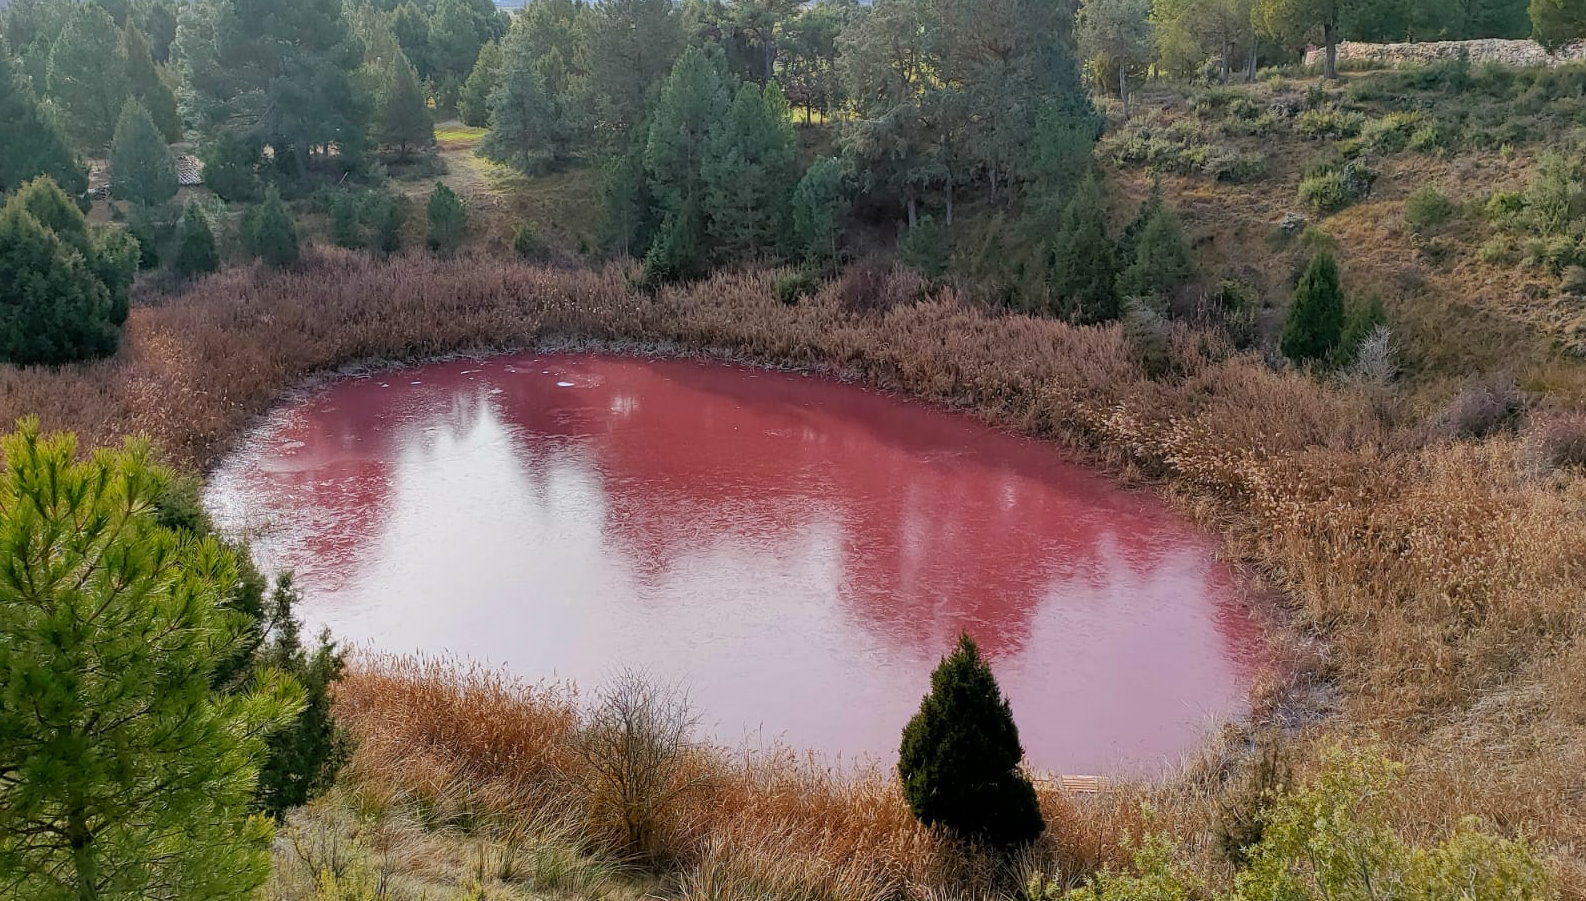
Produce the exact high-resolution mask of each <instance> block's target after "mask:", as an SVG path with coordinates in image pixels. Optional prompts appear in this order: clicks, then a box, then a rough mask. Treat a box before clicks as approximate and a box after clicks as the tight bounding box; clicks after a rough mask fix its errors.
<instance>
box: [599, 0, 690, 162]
mask: <svg viewBox="0 0 1586 901" xmlns="http://www.w3.org/2000/svg"><path fill="white" fill-rule="evenodd" d="M581 21H582V26H583V27H582V30H583V32H584V38H583V39H582V40H581V42H580V43H581V44H582V45H583V46H584V47H585V48H586V49H587V54H588V60H589V73H588V74H589V86H590V93H591V94H592V95H593V99H594V104H593V105H594V106H595V107H596V109H595V111H594V114H595V119H596V122H595V128H596V132H597V134H598V135H599V137H600V138H601V139H602V140H603V142H604V143H605V144H606V146H608V147H610V148H611V149H612V150H613V151H615V152H622V151H626V150H627V149H629V144H630V142H635V141H636V142H637V143H638V144H640V145H641V146H642V145H643V144H644V142H645V140H646V135H645V133H644V130H643V129H642V127H641V126H642V124H643V122H644V120H645V116H646V114H647V112H648V110H649V109H650V107H651V104H652V102H653V101H654V99H655V92H656V88H657V86H658V85H660V84H661V83H662V82H664V81H665V80H666V78H667V73H668V72H670V71H672V68H673V63H674V61H675V60H676V59H677V55H678V52H679V51H680V50H681V49H682V48H683V30H682V23H681V21H680V20H679V17H678V14H677V11H676V5H675V4H674V3H673V2H672V0H602V2H600V3H595V4H592V5H591V6H590V9H589V14H588V15H586V16H584V17H583V19H582V20H581Z"/></svg>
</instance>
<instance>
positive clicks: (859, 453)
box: [209, 355, 1260, 773]
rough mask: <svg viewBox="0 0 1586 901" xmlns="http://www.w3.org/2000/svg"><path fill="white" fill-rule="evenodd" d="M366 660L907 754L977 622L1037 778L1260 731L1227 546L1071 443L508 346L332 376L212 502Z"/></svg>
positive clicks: (837, 747)
mask: <svg viewBox="0 0 1586 901" xmlns="http://www.w3.org/2000/svg"><path fill="white" fill-rule="evenodd" d="M209 503H210V507H211V509H212V510H213V511H214V512H215V514H216V516H217V519H218V520H219V522H220V523H221V525H222V526H223V527H224V528H228V529H233V530H241V531H246V532H248V533H251V534H254V535H255V536H256V537H255V553H256V554H257V556H258V557H259V559H260V562H261V564H262V565H263V566H264V567H265V568H266V569H267V570H270V571H273V570H278V569H281V568H290V569H292V570H294V571H295V572H296V574H297V580H298V584H299V586H300V587H301V588H302V589H303V592H304V602H303V605H302V613H303V615H304V617H305V618H306V619H307V620H308V622H309V624H310V625H311V626H313V627H318V626H321V625H324V626H329V627H330V628H331V629H332V630H333V631H334V632H335V633H336V635H337V636H338V637H339V638H340V639H342V640H344V641H348V642H352V643H357V644H360V645H364V646H372V647H377V648H380V649H383V650H391V651H402V652H406V651H424V652H429V653H450V654H455V655H461V656H466V657H470V658H475V659H479V660H484V661H488V662H491V663H494V664H501V665H505V666H507V667H508V668H510V669H511V670H513V671H514V672H516V673H518V674H521V675H523V676H527V677H531V678H540V677H556V678H568V679H573V680H575V681H577V682H578V683H579V684H581V685H584V686H594V685H596V684H598V683H600V682H601V681H603V680H604V679H606V678H608V677H609V676H610V675H611V674H612V673H613V672H614V670H615V669H616V668H617V667H619V666H624V665H630V666H639V667H644V668H647V669H649V670H651V671H653V672H655V673H656V674H658V675H659V676H661V677H663V678H666V679H675V680H678V681H681V682H683V683H685V684H686V685H687V686H688V688H689V691H690V694H691V696H692V698H693V700H694V702H695V704H696V706H697V707H698V708H699V710H700V712H701V714H702V724H703V728H704V729H705V730H706V731H708V732H709V733H710V734H712V735H713V736H715V737H716V738H717V739H719V740H722V741H725V742H728V743H733V744H737V743H745V742H746V743H749V744H751V745H762V744H765V743H769V742H772V741H778V740H780V741H785V742H786V743H789V744H792V745H795V746H798V747H809V748H813V749H816V750H818V751H821V752H823V753H825V754H827V755H830V756H831V757H833V758H834V759H835V758H838V757H842V758H849V759H852V758H855V757H863V756H870V757H873V758H875V759H877V760H880V761H882V762H883V763H889V762H890V761H891V760H892V759H894V756H895V754H896V747H897V740H898V735H899V732H900V730H901V728H902V726H903V724H904V723H905V722H906V721H907V720H908V718H909V716H910V715H911V714H912V713H913V711H914V710H915V708H916V707H917V706H918V704H919V700H920V696H921V695H922V693H923V692H924V691H925V690H926V688H927V687H928V684H929V674H930V670H931V668H932V667H933V666H934V665H935V663H936V661H937V660H938V659H939V658H940V656H941V655H942V654H943V653H944V652H946V651H947V650H948V649H949V648H950V647H951V646H952V644H953V642H954V641H955V639H956V637H957V635H958V633H959V632H960V631H967V632H969V633H970V634H971V635H972V636H974V638H975V639H976V640H977V641H978V642H979V643H980V645H981V647H982V649H983V650H984V651H985V652H986V654H987V655H988V657H989V658H990V660H991V662H992V665H993V667H994V668H995V670H996V672H997V676H998V678H999V679H1000V680H1001V682H1002V685H1003V687H1004V689H1005V690H1006V692H1007V693H1008V695H1009V697H1010V699H1011V701H1012V704H1013V709H1014V713H1015V717H1016V718H1017V720H1018V722H1019V727H1020V731H1021V734H1022V736H1023V740H1024V744H1025V748H1026V751H1027V753H1028V755H1029V759H1030V762H1031V763H1032V764H1033V765H1034V766H1036V767H1038V768H1041V769H1046V770H1053V771H1058V772H1065V773H1115V772H1121V771H1142V770H1149V769H1151V768H1154V767H1157V766H1160V765H1161V764H1162V763H1163V762H1164V761H1172V760H1175V759H1177V758H1178V757H1179V756H1180V755H1181V754H1183V753H1184V752H1186V751H1188V750H1190V749H1191V748H1192V747H1193V746H1194V745H1195V744H1196V743H1197V742H1198V741H1199V740H1200V739H1201V738H1202V736H1203V735H1204V734H1205V732H1206V730H1207V729H1209V728H1211V727H1212V726H1214V725H1215V724H1216V723H1217V722H1219V721H1222V720H1226V719H1227V718H1229V717H1237V716H1239V715H1241V714H1242V713H1244V711H1245V705H1246V700H1245V699H1246V694H1247V691H1248V687H1249V684H1250V681H1251V679H1252V676H1253V670H1254V669H1255V668H1256V662H1257V661H1258V660H1259V658H1260V641H1259V636H1258V633H1257V629H1256V627H1255V626H1254V624H1253V623H1252V621H1251V620H1250V618H1249V617H1248V615H1247V614H1246V613H1245V612H1244V608H1243V606H1242V605H1241V603H1240V602H1239V595H1238V589H1237V585H1236V582H1235V579H1234V577H1233V574H1232V573H1231V572H1230V571H1229V569H1228V568H1227V567H1226V566H1224V565H1223V564H1221V563H1220V562H1218V560H1217V559H1216V556H1215V551H1216V544H1215V542H1214V541H1213V540H1212V539H1211V538H1210V537H1209V536H1207V535H1206V534H1204V533H1203V532H1201V531H1199V530H1197V529H1195V528H1193V527H1192V526H1190V525H1189V524H1187V523H1186V522H1184V521H1183V520H1181V519H1180V518H1178V517H1176V516H1174V515H1172V514H1171V513H1170V512H1169V511H1168V510H1166V509H1165V508H1164V507H1163V505H1162V504H1161V503H1160V502H1159V501H1158V500H1156V499H1154V498H1152V497H1151V496H1149V495H1146V494H1141V493H1135V492H1127V491H1123V490H1120V489H1118V488H1116V487H1114V486H1112V485H1111V484H1109V483H1108V482H1107V481H1106V480H1105V479H1103V478H1101V477H1099V476H1097V475H1095V474H1093V473H1091V472H1089V471H1087V470H1085V469H1083V468H1081V467H1079V466H1076V465H1074V464H1073V463H1071V462H1069V461H1067V460H1066V459H1065V458H1064V456H1063V455H1062V454H1061V453H1060V452H1059V451H1058V450H1057V449H1055V448H1054V447H1052V446H1051V445H1048V444H1044V443H1041V442H1037V441H1033V440H1029V439H1023V438H1019V437H1015V436H1011V435H1007V434H1003V433H1001V432H998V431H995V430H993V429H990V428H987V427H985V426H983V425H981V424H979V423H977V422H975V421H973V420H972V419H969V418H967V417H964V416H961V415H957V414H952V413H948V412H944V411H940V410H936V409H932V408H930V407H927V406H925V405H923V404H919V403H915V402H911V401H906V400H901V399H898V398H895V397H890V396H887V395H883V394H879V393H875V392H871V391H867V390H864V389H861V388H858V387H854V386H850V385H843V384H838V383H835V382H831V381H827V380H823V379H820V378H815V377H808V376H802V375H790V374H782V373H772V372H766V371H761V370H756V369H748V368H738V367H730V366H725V365H719V364H705V363H698V362H689V361H667V360H640V359H631V358H623V357H611V356H590V355H577V356H515V357H497V358H493V359H489V360H485V361H465V362H450V363H441V364H435V365H429V366H423V367H418V368H413V369H406V370H399V371H392V372H386V373H382V374H378V375H375V376H370V377H366V378H354V379H349V380H345V381H341V382H338V383H335V384H332V385H330V386H329V387H327V388H324V389H322V390H320V391H318V392H316V393H314V394H312V395H311V396H309V397H307V398H306V399H303V400H300V401H297V402H294V403H292V404H290V405H288V406H286V407H285V408H283V409H281V410H279V411H278V412H277V413H276V414H275V415H273V416H272V417H270V418H269V419H268V421H267V422H266V423H265V424H264V425H263V426H262V427H261V428H260V429H259V430H258V431H257V432H256V433H255V434H254V435H253V436H252V438H251V440H250V442H249V447H248V449H247V450H246V451H244V452H243V453H240V454H238V455H236V456H235V457H233V458H232V459H231V460H229V461H227V462H226V463H225V464H224V465H223V466H222V467H221V469H220V470H219V471H218V472H217V473H216V474H215V476H214V478H213V479H212V480H211V485H210V489H209Z"/></svg>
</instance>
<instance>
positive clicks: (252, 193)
mask: <svg viewBox="0 0 1586 901" xmlns="http://www.w3.org/2000/svg"><path fill="white" fill-rule="evenodd" d="M199 158H200V159H201V160H202V161H203V163H204V185H205V186H206V187H208V188H209V189H210V190H211V191H214V192H215V193H216V194H218V195H220V196H221V198H223V199H225V200H230V201H234V202H239V203H251V202H252V201H254V200H257V199H259V195H260V191H261V185H260V182H259V169H260V167H261V166H262V165H263V154H262V150H261V149H260V147H259V144H258V142H257V141H255V140H253V139H251V138H247V137H243V136H242V135H239V134H237V133H235V132H232V131H229V130H223V131H222V132H221V133H220V134H219V135H218V136H217V137H216V138H215V140H214V141H212V142H211V143H209V144H207V145H205V146H204V148H203V149H202V150H201V151H199Z"/></svg>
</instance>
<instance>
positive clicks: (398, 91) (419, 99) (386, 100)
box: [375, 50, 435, 160]
mask: <svg viewBox="0 0 1586 901" xmlns="http://www.w3.org/2000/svg"><path fill="white" fill-rule="evenodd" d="M375 134H376V135H377V137H378V139H379V141H380V143H381V144H384V145H386V146H388V147H391V146H394V147H396V148H397V158H398V159H401V160H406V159H407V158H408V151H409V150H410V149H411V148H413V147H424V146H427V145H428V144H429V143H430V142H432V141H434V140H435V124H434V122H432V121H431V119H430V111H429V107H428V106H426V105H425V103H424V89H423V88H421V87H420V86H419V76H418V73H417V72H414V71H413V66H412V65H411V64H409V63H408V60H407V57H405V56H403V55H402V51H401V50H398V51H396V53H394V54H392V56H391V61H390V63H389V64H388V65H387V67H386V72H385V85H384V88H383V90H382V92H381V94H380V108H379V110H378V111H377V112H376V114H375Z"/></svg>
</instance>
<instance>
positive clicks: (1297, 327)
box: [1280, 251, 1344, 363]
mask: <svg viewBox="0 0 1586 901" xmlns="http://www.w3.org/2000/svg"><path fill="white" fill-rule="evenodd" d="M1343 330H1344V289H1343V286H1342V285H1341V284H1340V281H1339V276H1338V261H1337V260H1335V259H1334V258H1333V255H1332V254H1331V253H1328V252H1327V251H1321V252H1319V253H1317V254H1316V255H1315V256H1314V257H1312V258H1311V263H1310V265H1309V266H1308V267H1306V270H1305V274H1304V275H1302V276H1300V283H1299V285H1298V286H1296V287H1295V289H1294V302H1293V303H1292V304H1291V305H1290V306H1289V316H1288V321H1287V322H1286V323H1285V324H1284V327H1283V338H1282V341H1281V342H1280V347H1281V348H1282V350H1283V355H1284V356H1285V357H1288V358H1289V359H1290V360H1293V361H1294V362H1296V363H1313V362H1320V361H1323V360H1326V359H1327V358H1328V357H1330V356H1331V355H1332V353H1333V350H1334V349H1335V348H1337V347H1338V342H1339V339H1340V338H1341V337H1342V334H1343Z"/></svg>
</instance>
